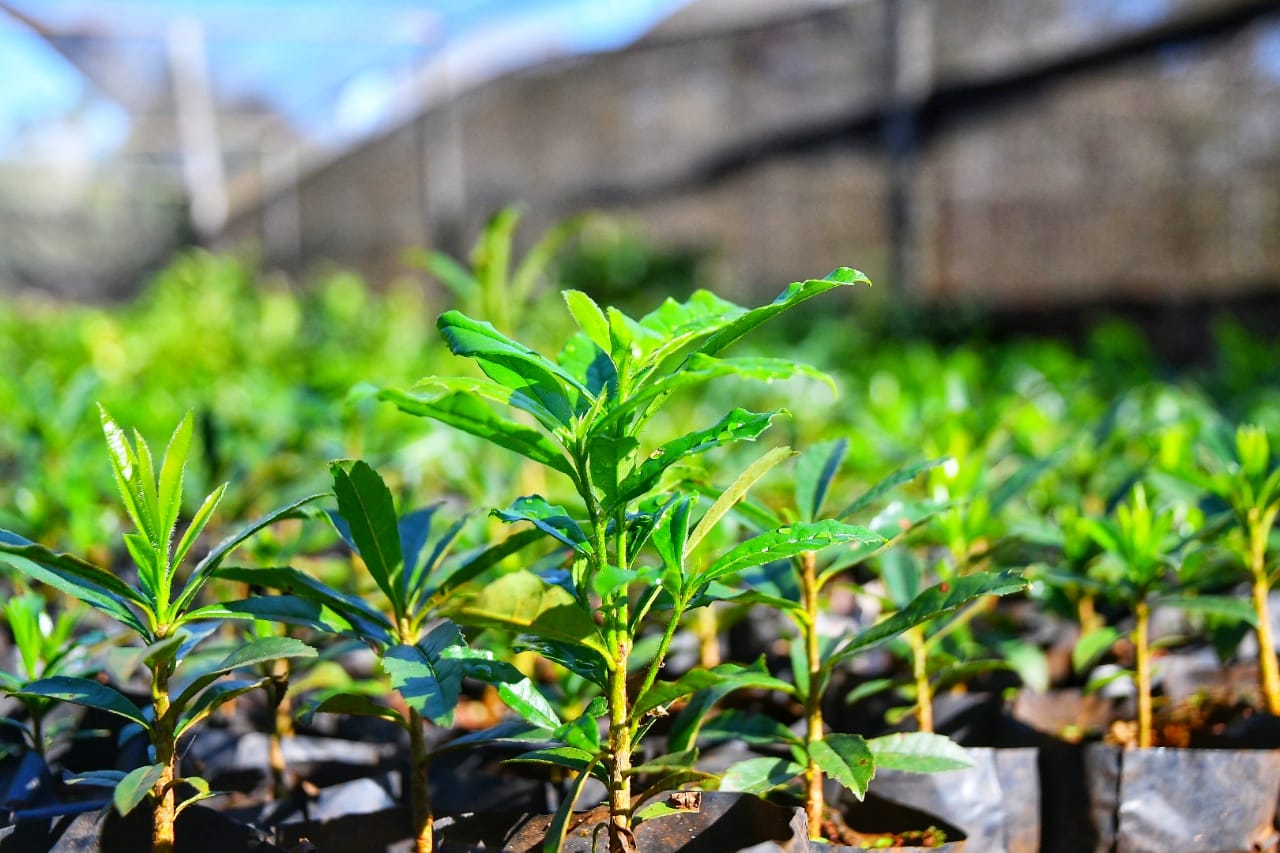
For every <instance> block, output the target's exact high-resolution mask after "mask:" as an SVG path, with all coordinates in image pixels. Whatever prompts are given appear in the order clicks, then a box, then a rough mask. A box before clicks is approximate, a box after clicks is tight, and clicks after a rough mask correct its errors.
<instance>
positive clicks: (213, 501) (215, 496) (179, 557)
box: [172, 483, 227, 566]
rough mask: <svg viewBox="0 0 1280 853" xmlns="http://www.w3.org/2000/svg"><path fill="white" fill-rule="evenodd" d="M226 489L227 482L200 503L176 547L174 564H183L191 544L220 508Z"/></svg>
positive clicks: (194, 542)
mask: <svg viewBox="0 0 1280 853" xmlns="http://www.w3.org/2000/svg"><path fill="white" fill-rule="evenodd" d="M226 491H227V484H226V483H223V484H222V485H220V486H218V488H216V489H214V490H213V491H212V492H210V493H209V495H208V496H207V497H206V498H205V499H204V502H203V503H201V504H200V508H199V509H198V510H196V514H195V515H193V516H192V517H191V523H190V524H188V525H187V529H186V530H185V531H183V534H182V539H180V540H179V541H178V547H177V548H175V549H174V552H173V560H172V563H173V565H174V566H180V565H182V561H183V560H185V559H186V557H187V552H189V551H190V550H191V546H192V545H194V544H196V540H197V539H199V538H200V534H201V533H202V532H204V528H205V525H207V524H208V523H209V519H210V518H211V517H212V516H213V513H214V511H215V510H216V509H217V508H218V504H219V503H221V502H222V496H223V494H224V493H226Z"/></svg>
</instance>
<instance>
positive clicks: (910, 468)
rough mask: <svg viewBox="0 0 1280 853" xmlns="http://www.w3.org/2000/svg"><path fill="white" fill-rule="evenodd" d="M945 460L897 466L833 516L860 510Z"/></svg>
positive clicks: (843, 515) (842, 516)
mask: <svg viewBox="0 0 1280 853" xmlns="http://www.w3.org/2000/svg"><path fill="white" fill-rule="evenodd" d="M946 461H947V460H946V457H944V458H942V459H928V460H926V461H924V462H917V463H915V464H914V465H907V466H906V467H903V468H899V469H898V470H897V471H894V472H893V473H892V474H890V475H889V476H887V477H885V478H884V479H883V480H881V481H880V482H878V483H876V484H875V485H874V486H872V487H871V488H869V489H867V490H866V491H865V492H863V493H862V494H861V495H859V496H858V497H856V498H854V500H853V502H852V503H850V504H849V505H848V506H846V507H845V508H844V509H842V510H840V511H839V512H838V513H836V514H835V517H836V518H842V519H843V518H848V517H849V516H851V515H855V514H857V513H859V512H861V511H862V510H864V509H866V508H867V507H869V506H870V505H871V504H873V503H875V502H876V501H877V500H879V499H880V498H881V497H883V496H884V495H887V494H888V493H889V492H891V491H893V490H894V489H896V488H898V486H901V485H902V484H904V483H909V482H911V481H912V480H914V479H915V478H916V477H918V476H920V475H921V474H923V473H924V472H925V471H929V470H931V469H933V468H937V467H938V466H939V465H941V464H942V463H944V462H946Z"/></svg>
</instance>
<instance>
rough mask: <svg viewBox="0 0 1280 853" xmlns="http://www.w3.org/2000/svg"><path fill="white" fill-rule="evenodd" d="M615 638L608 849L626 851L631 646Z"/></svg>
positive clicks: (621, 635)
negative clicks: (628, 694)
mask: <svg viewBox="0 0 1280 853" xmlns="http://www.w3.org/2000/svg"><path fill="white" fill-rule="evenodd" d="M624 594H625V593H624ZM624 624H625V622H624ZM615 639H616V643H617V651H616V653H615V655H614V668H613V670H612V671H610V673H609V756H608V768H609V851H610V853H628V847H627V846H626V843H625V842H624V840H623V839H624V838H625V837H628V836H630V834H631V772H630V771H631V746H632V744H631V726H630V723H629V721H628V719H627V717H628V709H629V704H628V702H627V663H628V661H629V660H630V657H631V647H630V642H629V641H628V639H627V637H626V636H625V633H624V632H621V631H619V632H616V633H615Z"/></svg>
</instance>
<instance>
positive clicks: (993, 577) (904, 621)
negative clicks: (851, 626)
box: [823, 572, 1027, 671]
mask: <svg viewBox="0 0 1280 853" xmlns="http://www.w3.org/2000/svg"><path fill="white" fill-rule="evenodd" d="M1026 587H1027V581H1026V579H1025V578H1024V577H1022V575H1020V574H1018V573H1016V572H983V573H981V574H974V575H967V576H964V577H959V578H955V579H954V580H951V581H946V582H943V583H940V584H937V585H935V586H932V587H929V588H928V589H926V590H925V591H924V592H922V593H920V594H919V595H917V596H916V597H915V598H914V599H912V600H911V603H910V604H908V605H907V606H906V607H904V608H902V609H901V610H899V611H898V612H897V613H894V614H893V615H892V616H890V617H888V618H887V619H885V620H883V621H881V622H877V623H876V624H875V625H873V626H871V627H870V628H868V629H867V630H866V631H863V632H862V633H861V634H858V635H857V636H856V637H853V638H852V639H851V640H849V641H847V642H844V643H842V644H841V645H840V646H838V647H837V649H836V650H835V652H834V653H833V654H831V655H830V656H828V657H827V659H826V661H825V662H824V663H823V669H824V670H826V671H830V670H831V668H832V667H834V666H835V665H836V664H837V663H838V662H840V661H842V660H846V659H847V658H849V657H852V656H853V655H854V654H855V653H856V652H859V651H862V650H863V649H868V648H871V647H872V646H876V645H879V644H880V643H883V642H885V641H887V640H891V639H893V638H894V637H897V636H899V635H900V634H901V633H902V632H903V631H906V630H907V629H908V628H913V627H915V626H916V625H921V624H923V623H925V622H928V621H930V620H932V619H936V618H937V617H939V616H941V615H942V614H944V613H948V612H950V611H952V610H955V609H956V608H957V607H960V606H961V605H962V604H965V603H966V602H969V601H972V600H973V599H975V598H977V597H979V596H983V595H1008V594H1010V593H1014V592H1019V591H1020V590H1023V589H1026Z"/></svg>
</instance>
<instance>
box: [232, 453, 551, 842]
mask: <svg viewBox="0 0 1280 853" xmlns="http://www.w3.org/2000/svg"><path fill="white" fill-rule="evenodd" d="M330 469H331V472H332V474H333V488H334V493H335V494H336V495H337V498H338V512H337V513H334V514H331V515H330V519H331V521H332V522H333V524H334V527H335V528H336V529H337V530H338V533H339V534H340V535H341V536H342V538H343V539H344V540H345V541H346V543H347V544H348V545H349V546H350V547H351V549H352V550H353V551H354V552H355V553H356V554H358V555H359V556H360V558H361V561H362V562H363V564H364V566H365V567H366V569H367V570H368V572H369V575H370V576H371V577H372V578H373V581H374V582H375V583H376V584H377V586H378V589H379V590H381V592H382V604H383V607H382V609H378V608H375V607H373V606H371V605H369V604H368V603H366V602H365V601H364V600H363V599H361V598H358V597H355V596H351V595H346V594H344V593H342V592H340V591H338V590H335V589H332V588H331V587H329V586H326V585H325V584H324V583H322V582H320V581H318V580H316V579H315V578H313V577H311V576H310V575H308V574H306V573H304V572H301V571H299V570H297V569H294V568H288V567H286V568H272V569H254V568H238V567H227V568H224V569H222V570H220V571H219V572H218V575H219V576H220V577H226V578H230V579H234V580H239V581H244V582H246V583H250V584H254V585H259V586H269V587H273V588H275V589H279V590H282V591H284V592H286V593H287V594H286V595H274V596H261V597H254V598H250V599H248V600H246V601H244V602H241V603H239V604H237V605H235V607H236V609H237V610H238V611H240V612H243V613H247V614H251V615H253V616H257V617H262V618H268V619H275V620H277V621H281V622H287V623H291V624H295V625H303V626H307V627H310V628H313V629H315V630H318V631H322V632H324V633H327V634H330V635H339V634H341V635H345V636H348V637H354V638H356V639H359V640H361V641H363V642H364V643H366V644H367V645H368V646H369V647H370V648H372V649H373V650H374V651H375V652H376V653H377V654H378V657H379V659H380V660H381V662H382V667H383V669H384V670H385V671H386V673H387V674H388V675H389V676H390V677H391V683H392V685H393V686H394V687H395V689H396V690H397V691H399V693H400V695H401V696H402V697H403V698H404V700H405V703H406V704H407V705H408V714H407V715H402V714H401V713H400V712H399V711H397V710H395V709H394V708H390V707H387V706H385V705H382V704H379V703H378V702H375V701H374V700H373V698H372V697H371V696H370V695H369V694H368V692H366V691H359V692H336V693H330V694H328V695H327V696H326V697H325V698H324V699H323V700H321V701H319V702H318V703H316V704H315V705H314V706H313V707H312V708H310V709H309V711H308V712H307V713H309V714H310V713H316V712H325V713H336V714H359V715H363V716H372V717H379V718H381V719H384V720H389V721H390V722H392V723H395V724H396V725H398V726H400V727H401V728H403V729H404V730H405V731H406V732H407V733H408V735H409V750H410V778H409V787H410V798H411V803H412V809H411V811H412V820H413V827H412V829H413V839H414V846H415V850H416V851H418V853H427V851H430V850H431V849H432V842H433V838H432V834H433V823H434V821H433V819H432V811H431V791H430V788H429V787H428V784H427V782H428V762H429V760H430V755H429V753H428V751H427V745H426V732H425V721H426V720H431V721H432V722H433V723H436V724H438V725H445V726H448V725H451V724H452V722H453V713H454V709H455V708H456V706H457V704H458V698H459V695H460V691H461V689H462V679H463V678H464V677H468V678H475V679H478V680H481V681H484V682H486V683H489V684H493V685H495V686H496V687H497V689H498V693H499V695H500V696H501V697H502V698H503V700H504V701H506V702H507V704H508V705H510V706H511V707H512V708H514V709H515V710H517V711H518V712H519V713H521V715H523V716H525V717H526V718H531V719H532V720H534V721H535V722H536V723H537V724H540V725H541V724H545V723H546V722H547V721H549V720H555V723H556V724H557V725H558V722H559V721H558V719H556V717H555V711H554V710H553V709H552V708H551V706H550V705H549V704H548V703H547V701H546V699H544V698H543V697H542V695H541V694H540V693H538V691H537V689H536V688H535V687H534V686H533V684H532V683H531V682H530V681H529V680H528V679H527V678H526V677H525V676H524V675H522V674H521V673H520V671H519V670H517V669H516V668H515V667H514V666H512V665H511V664H509V663H506V662H503V661H499V660H496V659H495V658H494V656H493V655H492V654H491V653H488V652H485V651H483V650H480V649H471V648H468V646H467V644H466V642H465V641H464V639H463V637H462V633H461V631H460V630H459V629H458V626H457V625H456V624H454V623H453V622H450V621H449V620H447V619H441V618H440V616H441V614H442V612H443V611H444V609H445V607H446V606H447V605H448V604H450V603H451V602H450V600H451V598H452V596H453V595H454V594H455V593H456V592H457V590H458V588H459V587H460V586H461V585H462V584H465V583H466V582H468V581H470V580H472V579H474V578H475V577H476V576H478V575H479V574H481V573H482V572H484V571H485V570H487V569H489V568H490V567H491V566H493V565H495V564H496V563H497V562H499V561H500V560H502V559H504V558H505V557H507V556H509V555H511V554H513V553H515V552H516V551H518V550H520V549H521V548H523V547H524V546H526V545H528V544H529V542H530V541H531V540H532V539H534V538H538V536H537V534H535V533H532V532H528V533H524V534H517V535H515V536H512V537H510V538H508V539H507V540H505V541H503V542H500V543H498V544H497V545H494V546H491V547H488V548H481V549H478V550H473V551H469V552H466V553H464V554H461V555H458V556H456V557H454V558H453V559H450V554H449V550H450V548H451V547H452V546H453V544H454V543H455V541H456V540H457V539H458V536H459V534H460V533H461V532H462V529H463V525H464V522H465V520H466V519H465V518H464V519H462V520H459V521H457V522H455V523H454V524H452V525H451V526H450V527H449V528H448V529H446V530H445V532H444V533H442V534H440V536H438V537H437V538H436V540H435V542H434V543H431V542H430V541H429V540H430V533H431V526H432V521H433V519H434V518H435V516H436V511H437V509H438V506H432V507H428V508H426V509H420V510H416V511H414V512H410V513H406V514H405V515H404V516H401V517H397V515H396V511H395V505H394V502H393V500H392V496H391V491H390V490H389V489H388V488H387V486H386V483H384V482H383V480H382V478H381V477H380V476H379V475H378V473H377V472H376V471H375V470H374V469H373V468H372V467H370V466H369V465H368V464H367V463H365V462H361V461H341V462H334V463H333V464H332V465H331V466H330ZM429 544H430V545H431V547H430V548H428V547H427V546H428V545H429Z"/></svg>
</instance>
